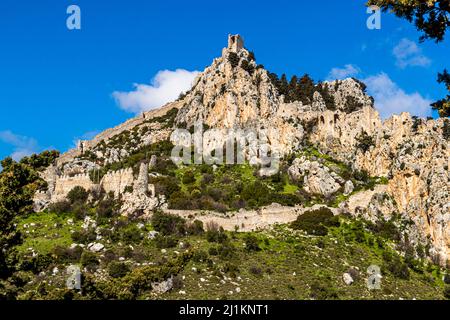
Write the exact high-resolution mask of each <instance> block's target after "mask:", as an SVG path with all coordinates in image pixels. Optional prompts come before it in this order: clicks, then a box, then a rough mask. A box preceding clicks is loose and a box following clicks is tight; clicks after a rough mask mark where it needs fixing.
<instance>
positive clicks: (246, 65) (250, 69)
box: [241, 60, 255, 75]
mask: <svg viewBox="0 0 450 320" xmlns="http://www.w3.org/2000/svg"><path fill="white" fill-rule="evenodd" d="M241 68H242V69H244V70H245V71H247V72H248V73H249V74H250V75H252V74H253V72H254V71H255V67H254V66H253V65H252V64H251V63H250V62H248V61H247V60H242V62H241Z"/></svg>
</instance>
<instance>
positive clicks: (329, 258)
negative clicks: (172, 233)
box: [20, 213, 443, 299]
mask: <svg viewBox="0 0 450 320" xmlns="http://www.w3.org/2000/svg"><path fill="white" fill-rule="evenodd" d="M67 218H68V217H62V218H61V217H58V216H56V215H54V214H43V213H40V214H35V215H32V216H30V217H28V218H27V219H25V220H23V221H22V222H21V223H20V226H23V224H24V223H28V224H30V223H35V224H36V228H35V232H34V233H29V234H25V243H24V244H23V245H22V246H21V251H23V252H25V251H26V250H27V248H28V247H33V248H34V250H35V251H36V252H37V253H39V254H46V253H49V252H51V251H52V249H53V248H54V247H56V246H57V245H63V246H70V244H71V243H72V241H71V239H70V229H77V228H79V224H80V223H79V222H78V223H76V225H75V226H70V227H69V226H67V224H66V223H63V222H64V221H67ZM345 221H347V223H344V224H342V225H341V226H340V227H339V228H332V229H330V232H329V234H328V235H327V236H324V237H312V236H307V235H306V234H304V233H302V232H299V231H293V230H292V229H289V228H288V227H287V226H278V227H276V228H274V229H273V230H270V231H261V232H259V233H254V235H256V236H257V237H258V239H259V240H260V247H261V249H262V250H261V251H258V252H248V251H246V250H245V249H244V237H245V234H243V233H228V235H229V237H230V238H231V242H232V244H233V245H234V246H235V247H236V250H234V252H235V256H234V257H232V258H227V259H222V258H220V257H219V256H211V255H208V257H207V260H208V259H211V261H212V264H211V262H210V263H209V265H208V263H207V262H206V261H204V262H201V261H197V262H195V261H194V260H191V261H190V262H189V264H188V265H187V266H186V267H185V268H184V269H183V270H182V271H181V273H180V275H179V276H180V277H184V280H183V283H184V286H183V288H181V289H177V290H173V291H171V292H169V293H166V294H163V295H159V296H156V295H154V294H153V293H151V292H144V293H143V294H142V295H141V296H140V297H139V298H141V299H145V298H150V299H156V298H157V299H311V298H314V297H318V298H323V299H334V298H339V299H399V298H403V299H442V298H443V295H442V291H443V290H442V288H443V283H442V281H441V278H442V275H441V274H437V268H435V267H431V268H428V269H427V268H426V267H424V268H423V273H417V272H414V271H412V270H410V274H411V276H410V279H409V280H402V279H398V278H396V277H395V276H394V275H392V274H391V273H389V272H383V279H382V290H377V291H369V290H368V289H367V287H366V278H367V274H366V272H365V270H367V268H368V267H369V266H370V265H373V264H376V265H379V266H382V264H383V262H382V253H383V251H384V250H386V249H381V248H379V247H378V245H376V244H375V245H368V243H370V242H369V241H364V242H363V243H360V242H357V241H355V240H353V239H352V234H351V233H352V228H351V226H352V221H351V220H345ZM55 224H56V225H55ZM61 224H62V226H61ZM147 227H148V229H151V226H149V225H148V226H147ZM369 238H375V236H374V235H372V234H370V233H365V239H366V240H367V239H369ZM180 241H182V242H184V243H186V242H188V243H189V244H190V248H189V249H188V250H191V251H194V252H197V251H199V250H203V251H205V252H208V251H209V249H210V248H211V247H218V244H216V243H209V242H208V241H207V240H206V238H205V236H188V237H183V238H182V239H180ZM383 241H385V243H386V245H385V246H384V247H385V248H388V247H389V245H388V242H387V240H383ZM375 243H376V241H375ZM132 246H133V248H134V250H135V252H137V251H138V252H140V253H141V254H140V256H139V259H138V258H136V256H133V255H130V257H127V261H128V262H127V263H128V264H129V265H130V266H132V268H133V269H138V268H140V265H138V261H139V263H141V264H142V263H143V262H152V263H163V264H164V261H166V260H170V259H171V258H175V257H176V256H177V255H178V254H181V253H182V252H183V251H185V249H180V248H179V247H176V248H171V249H166V252H164V253H163V252H162V251H161V250H160V249H158V248H157V247H156V244H155V242H154V241H150V240H143V241H140V242H138V243H133V244H132ZM106 248H107V249H110V250H112V251H114V252H116V253H117V254H118V256H120V255H125V254H124V252H125V251H127V250H126V249H127V248H129V246H128V244H126V243H121V244H119V242H115V243H114V242H112V243H110V244H106ZM99 257H100V258H101V256H100V255H99ZM56 265H57V264H56ZM101 266H102V268H106V264H103V263H102V265H101ZM226 266H228V269H230V271H228V272H224V273H223V272H222V271H223V270H225V269H226V268H225V267H226ZM230 266H231V268H230ZM52 267H53V266H52ZM52 267H51V268H50V269H49V270H48V271H47V272H46V276H45V277H44V278H46V280H49V281H48V282H49V283H50V282H52V283H53V286H50V287H48V289H47V291H49V292H51V291H52V290H55V289H57V288H61V284H64V281H63V280H64V279H63V278H61V276H62V275H61V274H59V275H57V276H53V275H51V269H52ZM235 267H237V270H233V269H234V268H235ZM350 267H355V268H357V269H359V270H360V275H359V279H358V280H357V281H356V282H355V283H354V284H353V285H351V286H347V285H345V284H344V282H343V281H342V275H343V273H344V272H347V271H348V270H349V268H350ZM59 268H60V270H63V269H64V266H62V265H59ZM193 268H195V269H196V271H194V270H195V269H193ZM252 271H253V272H252ZM58 277H59V278H61V279H59V278H58ZM202 279H203V280H202ZM52 280H53V281H52ZM41 281H42V277H41V278H40V279H39V280H35V282H33V283H31V284H29V285H28V286H27V287H26V290H30V291H35V290H36V288H37V286H39V285H40V283H41ZM237 288H239V289H240V292H237V291H239V289H237ZM180 290H181V291H185V294H182V293H179V291H180Z"/></svg>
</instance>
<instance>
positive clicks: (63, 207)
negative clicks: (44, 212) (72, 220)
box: [48, 200, 71, 214]
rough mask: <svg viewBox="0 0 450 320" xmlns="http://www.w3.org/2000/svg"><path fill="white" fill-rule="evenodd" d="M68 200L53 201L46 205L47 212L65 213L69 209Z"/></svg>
mask: <svg viewBox="0 0 450 320" xmlns="http://www.w3.org/2000/svg"><path fill="white" fill-rule="evenodd" d="M70 207H71V206H70V202H69V201H67V200H62V201H58V202H55V203H52V204H51V205H50V206H49V207H48V211H49V212H54V213H59V214H61V213H67V212H69V211H70Z"/></svg>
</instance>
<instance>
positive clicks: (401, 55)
mask: <svg viewBox="0 0 450 320" xmlns="http://www.w3.org/2000/svg"><path fill="white" fill-rule="evenodd" d="M392 53H393V54H394V56H395V58H396V65H397V66H398V67H400V68H402V69H404V68H406V67H408V66H417V67H426V66H429V65H430V64H431V60H430V59H428V58H427V57H426V56H425V55H424V54H423V53H422V49H421V48H419V47H418V46H417V44H416V43H415V42H414V41H411V40H409V39H406V38H403V39H402V40H400V42H399V43H398V44H397V45H396V46H395V47H394V50H393V51H392Z"/></svg>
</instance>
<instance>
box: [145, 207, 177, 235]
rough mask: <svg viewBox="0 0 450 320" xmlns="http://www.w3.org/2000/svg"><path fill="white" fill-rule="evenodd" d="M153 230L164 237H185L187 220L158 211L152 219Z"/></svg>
mask: <svg viewBox="0 0 450 320" xmlns="http://www.w3.org/2000/svg"><path fill="white" fill-rule="evenodd" d="M151 223H152V226H153V228H154V229H155V230H156V231H158V232H160V233H161V234H162V235H184V234H185V233H186V220H184V219H183V218H181V217H179V216H176V215H172V214H168V213H164V212H162V211H157V212H155V213H154V214H153V216H152V218H151Z"/></svg>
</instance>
